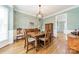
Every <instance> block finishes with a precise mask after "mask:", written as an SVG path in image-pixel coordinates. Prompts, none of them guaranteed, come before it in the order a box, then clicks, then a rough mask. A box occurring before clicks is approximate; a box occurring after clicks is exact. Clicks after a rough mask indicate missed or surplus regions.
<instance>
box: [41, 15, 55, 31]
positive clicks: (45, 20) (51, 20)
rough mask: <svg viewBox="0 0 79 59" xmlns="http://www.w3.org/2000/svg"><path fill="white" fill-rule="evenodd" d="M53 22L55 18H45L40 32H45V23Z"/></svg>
mask: <svg viewBox="0 0 79 59" xmlns="http://www.w3.org/2000/svg"><path fill="white" fill-rule="evenodd" d="M54 22H55V17H54V16H52V17H49V18H45V19H44V20H43V24H42V30H43V31H44V30H45V24H47V23H54Z"/></svg>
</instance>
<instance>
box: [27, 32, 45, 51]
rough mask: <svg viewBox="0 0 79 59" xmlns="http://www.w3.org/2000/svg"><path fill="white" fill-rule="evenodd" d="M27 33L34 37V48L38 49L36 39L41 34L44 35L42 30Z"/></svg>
mask: <svg viewBox="0 0 79 59" xmlns="http://www.w3.org/2000/svg"><path fill="white" fill-rule="evenodd" d="M27 35H29V36H31V37H33V38H35V50H36V51H38V40H39V38H40V37H41V36H44V35H45V33H44V32H28V33H27Z"/></svg>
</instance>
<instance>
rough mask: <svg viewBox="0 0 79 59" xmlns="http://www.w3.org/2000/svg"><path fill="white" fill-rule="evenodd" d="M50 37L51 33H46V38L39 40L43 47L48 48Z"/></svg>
mask: <svg viewBox="0 0 79 59" xmlns="http://www.w3.org/2000/svg"><path fill="white" fill-rule="evenodd" d="M50 37H51V33H50V32H45V37H43V38H39V40H40V44H41V46H42V47H44V48H46V47H47V46H48V45H49V44H50ZM42 42H43V43H42Z"/></svg>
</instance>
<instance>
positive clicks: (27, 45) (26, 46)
mask: <svg viewBox="0 0 79 59" xmlns="http://www.w3.org/2000/svg"><path fill="white" fill-rule="evenodd" d="M27 52H28V44H27V45H26V53H27Z"/></svg>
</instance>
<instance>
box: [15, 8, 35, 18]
mask: <svg viewBox="0 0 79 59" xmlns="http://www.w3.org/2000/svg"><path fill="white" fill-rule="evenodd" d="M14 11H17V12H19V13H23V14H26V15H29V14H27V13H26V12H24V11H22V10H19V9H16V8H14ZM29 16H33V17H36V16H34V15H29Z"/></svg>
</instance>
